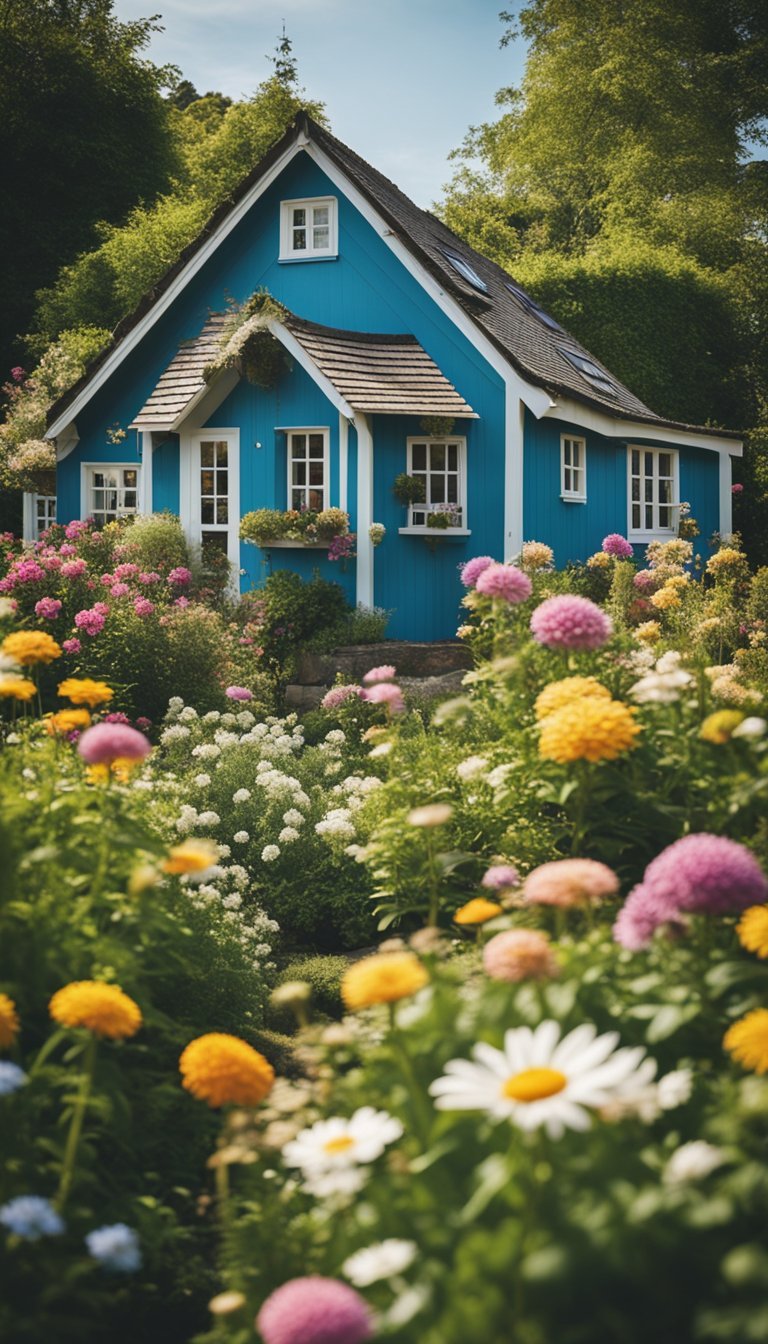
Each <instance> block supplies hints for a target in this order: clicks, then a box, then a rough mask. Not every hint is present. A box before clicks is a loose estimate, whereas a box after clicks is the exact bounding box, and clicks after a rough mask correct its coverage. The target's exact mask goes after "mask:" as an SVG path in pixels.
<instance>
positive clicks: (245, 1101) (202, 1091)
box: [179, 1031, 275, 1106]
mask: <svg viewBox="0 0 768 1344" xmlns="http://www.w3.org/2000/svg"><path fill="white" fill-rule="evenodd" d="M179 1069H180V1070H181V1079H182V1086H183V1087H185V1088H186V1089H187V1091H188V1092H191V1093H192V1096H193V1097H197V1098H198V1100H199V1101H206V1102H207V1103H208V1105H209V1106H257V1105H258V1103H259V1102H260V1101H263V1100H264V1098H265V1097H266V1095H267V1093H268V1092H269V1091H270V1090H271V1088H272V1084H273V1083H274V1081H275V1071H274V1069H273V1068H272V1065H271V1064H270V1063H269V1061H268V1060H266V1059H265V1058H264V1056H263V1055H260V1054H259V1052H258V1050H254V1048H253V1046H252V1045H248V1042H247V1041H241V1040H240V1037H239V1036H229V1035H227V1033H226V1032H223V1031H211V1032H208V1034H207V1035H205V1036H198V1037H197V1038H196V1040H194V1041H190V1043H189V1045H188V1046H187V1047H186V1049H185V1050H184V1051H183V1053H182V1056H181V1058H180V1060H179Z"/></svg>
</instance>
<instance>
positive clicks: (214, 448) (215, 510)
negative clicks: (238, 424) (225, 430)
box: [200, 439, 229, 531]
mask: <svg viewBox="0 0 768 1344" xmlns="http://www.w3.org/2000/svg"><path fill="white" fill-rule="evenodd" d="M200 522H201V524H202V526H203V528H204V529H205V528H211V529H213V530H214V531H217V530H219V529H221V530H223V531H226V530H227V528H228V526H229V444H228V443H227V440H226V439H201V441H200Z"/></svg>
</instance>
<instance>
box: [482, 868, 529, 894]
mask: <svg viewBox="0 0 768 1344" xmlns="http://www.w3.org/2000/svg"><path fill="white" fill-rule="evenodd" d="M519 881H520V874H519V873H518V871H517V869H516V868H515V866H514V865H513V864H511V863H494V864H491V867H490V868H489V869H488V870H487V872H486V873H485V874H484V875H483V880H482V882H481V883H480V885H481V886H482V887H488V888H489V889H490V890H491V891H504V889H505V888H506V887H516V886H517V884H518V882H519Z"/></svg>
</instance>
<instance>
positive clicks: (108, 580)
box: [100, 574, 115, 588]
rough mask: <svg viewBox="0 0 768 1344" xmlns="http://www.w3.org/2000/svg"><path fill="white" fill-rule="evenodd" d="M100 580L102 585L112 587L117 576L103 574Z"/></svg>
mask: <svg viewBox="0 0 768 1344" xmlns="http://www.w3.org/2000/svg"><path fill="white" fill-rule="evenodd" d="M100 582H101V585H102V587H104V588H111V586H112V584H113V583H114V582H115V576H114V574H102V576H101V579H100Z"/></svg>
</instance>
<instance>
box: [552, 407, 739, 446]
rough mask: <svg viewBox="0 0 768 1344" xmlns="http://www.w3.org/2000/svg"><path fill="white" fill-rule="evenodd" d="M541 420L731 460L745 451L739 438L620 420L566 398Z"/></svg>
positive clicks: (617, 417)
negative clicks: (698, 450) (657, 441)
mask: <svg viewBox="0 0 768 1344" xmlns="http://www.w3.org/2000/svg"><path fill="white" fill-rule="evenodd" d="M541 418H543V419H551V420H567V421H568V422H569V423H570V424H574V425H578V426H579V427H580V428H581V429H591V430H593V431H594V433H595V434H602V435H604V436H605V437H607V438H615V439H625V440H627V441H629V440H630V439H660V440H661V441H662V443H668V444H669V445H670V447H674V448H677V447H680V448H708V449H709V451H710V452H712V453H727V454H728V455H729V456H731V457H741V456H742V454H743V451H744V447H743V444H742V442H741V440H740V439H721V438H718V437H717V435H715V434H701V433H697V432H696V430H695V429H691V430H687V429H669V428H667V427H666V426H664V425H655V424H652V423H651V424H646V422H645V421H643V420H622V419H620V417H619V416H616V415H611V414H610V412H609V411H606V412H604V413H603V412H602V411H598V410H596V409H594V408H593V407H591V406H587V405H585V404H584V403H583V402H580V401H570V400H568V399H567V398H563V399H562V400H561V401H556V402H552V403H550V406H549V408H548V409H547V410H546V411H544V413H543V416H542V417H541Z"/></svg>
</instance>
